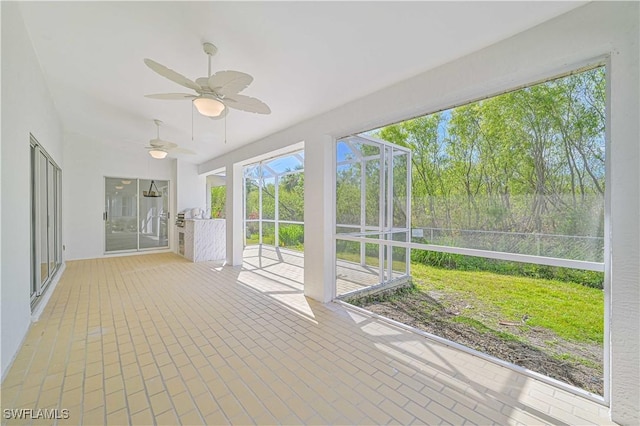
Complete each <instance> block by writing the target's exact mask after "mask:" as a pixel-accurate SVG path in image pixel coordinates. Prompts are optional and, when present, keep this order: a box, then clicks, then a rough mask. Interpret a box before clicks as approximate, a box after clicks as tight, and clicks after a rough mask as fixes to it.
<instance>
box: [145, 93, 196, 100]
mask: <svg viewBox="0 0 640 426" xmlns="http://www.w3.org/2000/svg"><path fill="white" fill-rule="evenodd" d="M144 97H145V98H151V99H162V100H163V101H183V100H185V99H193V98H195V97H196V96H195V95H190V94H188V93H156V94H153V95H144Z"/></svg>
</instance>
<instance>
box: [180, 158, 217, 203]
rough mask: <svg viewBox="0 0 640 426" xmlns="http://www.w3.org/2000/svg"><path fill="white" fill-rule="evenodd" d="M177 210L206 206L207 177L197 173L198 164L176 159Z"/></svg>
mask: <svg viewBox="0 0 640 426" xmlns="http://www.w3.org/2000/svg"><path fill="white" fill-rule="evenodd" d="M176 166H177V171H176V172H177V173H176V174H177V188H178V195H177V197H178V198H177V206H178V211H182V210H184V209H192V208H194V207H198V208H201V209H204V210H205V212H209V208H207V177H206V176H204V175H202V176H199V175H198V166H197V165H195V164H191V163H187V162H185V161H181V160H177V164H176Z"/></svg>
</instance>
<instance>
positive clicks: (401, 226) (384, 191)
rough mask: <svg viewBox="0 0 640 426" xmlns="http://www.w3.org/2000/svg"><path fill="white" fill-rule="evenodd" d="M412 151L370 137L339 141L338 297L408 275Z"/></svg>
mask: <svg viewBox="0 0 640 426" xmlns="http://www.w3.org/2000/svg"><path fill="white" fill-rule="evenodd" d="M410 165H411V152H410V150H408V149H407V148H404V147H401V146H398V145H394V144H391V143H388V142H385V141H382V140H379V139H375V138H372V137H368V136H362V135H361V136H349V137H346V138H342V139H340V140H338V141H337V143H336V282H337V285H336V287H337V296H343V295H346V294H352V293H353V292H357V291H362V290H366V289H368V288H370V287H372V286H377V285H380V286H384V285H385V284H388V283H391V282H394V281H397V280H400V279H406V278H408V276H409V261H410V256H409V248H407V247H400V246H399V245H398V244H397V243H401V242H404V243H406V242H409V241H410V240H411V232H410V230H411V197H410V189H411V167H410Z"/></svg>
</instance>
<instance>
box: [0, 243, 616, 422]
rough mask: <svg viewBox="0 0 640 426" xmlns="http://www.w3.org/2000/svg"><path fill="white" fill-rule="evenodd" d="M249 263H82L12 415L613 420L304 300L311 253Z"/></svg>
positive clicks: (29, 357) (602, 411)
mask: <svg viewBox="0 0 640 426" xmlns="http://www.w3.org/2000/svg"><path fill="white" fill-rule="evenodd" d="M244 259H245V261H244V265H243V266H242V267H229V266H222V265H221V264H220V263H219V262H202V263H191V262H189V261H187V260H185V259H184V258H182V257H180V256H178V255H175V254H172V253H165V254H149V255H138V256H126V257H112V258H103V259H93V260H79V261H68V262H67V264H66V270H65V272H64V275H63V277H62V279H61V280H60V282H59V284H58V286H57V288H56V289H55V291H54V292H53V294H52V298H51V300H50V302H49V304H48V305H47V307H46V308H45V310H44V312H43V314H42V316H41V318H40V320H39V321H38V322H37V323H35V324H33V325H32V327H31V329H30V331H29V333H28V335H27V337H26V339H25V341H24V344H23V346H22V348H21V350H20V352H19V353H18V355H17V358H16V360H15V362H14V363H13V366H12V367H11V369H10V371H9V373H8V376H7V378H6V380H5V381H4V383H3V384H2V408H3V409H20V408H24V409H37V408H39V409H45V408H46V409H54V408H58V409H60V410H62V409H67V410H68V413H69V418H68V419H66V420H64V419H60V420H57V424H84V425H91V424H117V425H120V424H154V423H156V424H178V423H181V424H229V423H231V424H388V423H392V424H407V425H408V424H441V423H450V424H463V423H466V422H469V423H473V424H493V423H497V424H586V423H589V424H611V422H610V421H608V420H607V418H608V408H606V407H604V406H601V405H599V404H597V403H594V402H591V401H589V400H586V399H584V398H582V397H579V396H576V395H574V394H571V393H569V392H566V391H564V390H560V389H558V388H554V387H553V386H550V385H548V384H545V383H543V382H540V381H537V380H535V379H532V378H530V377H527V376H524V375H522V374H519V373H517V372H515V371H513V370H511V369H508V368H505V367H502V366H499V365H497V364H493V363H491V362H488V361H485V360H482V359H480V358H477V357H475V356H473V355H470V354H467V353H463V352H461V351H459V350H456V349H453V348H451V347H448V346H445V345H442V344H440V343H438V342H435V341H432V340H430V339H428V338H426V337H424V336H423V335H420V334H418V333H415V332H412V331H410V330H408V329H406V328H401V327H397V326H395V325H393V324H391V323H390V322H387V321H384V320H381V319H377V318H374V317H370V316H368V315H366V314H363V313H362V312H359V311H357V310H352V309H350V308H349V307H347V306H345V305H344V304H338V303H328V304H320V303H317V302H315V301H313V300H311V299H307V298H305V297H304V295H303V283H302V277H303V261H304V258H303V254H302V253H300V252H292V251H287V250H279V249H278V250H276V249H274V248H272V247H271V248H269V247H266V246H263V247H262V248H260V247H259V246H254V247H250V248H248V249H247V250H245V257H244ZM5 417H6V416H3V424H30V423H32V422H31V420H27V421H25V420H7V419H6V418H5ZM41 423H42V424H45V423H47V424H53V423H56V421H55V420H47V421H43V420H34V421H33V424H41Z"/></svg>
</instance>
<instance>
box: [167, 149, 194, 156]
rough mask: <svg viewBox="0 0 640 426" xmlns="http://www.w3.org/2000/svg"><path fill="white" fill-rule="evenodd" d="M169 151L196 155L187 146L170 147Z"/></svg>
mask: <svg viewBox="0 0 640 426" xmlns="http://www.w3.org/2000/svg"><path fill="white" fill-rule="evenodd" d="M170 151H171V152H175V153H176V154H188V155H196V153H195V152H193V151H191V150H190V149H187V148H172V149H171V150H170Z"/></svg>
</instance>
